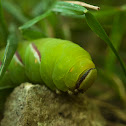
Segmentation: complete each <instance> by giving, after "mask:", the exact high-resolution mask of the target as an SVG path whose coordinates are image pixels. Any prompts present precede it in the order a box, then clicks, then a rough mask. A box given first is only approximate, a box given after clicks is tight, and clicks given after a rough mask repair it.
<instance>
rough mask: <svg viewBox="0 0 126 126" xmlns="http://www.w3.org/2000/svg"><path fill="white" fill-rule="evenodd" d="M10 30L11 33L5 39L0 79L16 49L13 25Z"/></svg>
mask: <svg viewBox="0 0 126 126" xmlns="http://www.w3.org/2000/svg"><path fill="white" fill-rule="evenodd" d="M10 32H11V33H10V35H9V36H8V39H7V45H6V49H5V53H4V58H3V61H2V65H1V67H0V80H1V79H2V77H3V75H4V73H5V72H6V69H7V67H8V65H9V64H10V62H11V59H12V57H13V55H14V53H15V51H16V49H17V37H16V34H15V29H14V27H11V30H10Z"/></svg>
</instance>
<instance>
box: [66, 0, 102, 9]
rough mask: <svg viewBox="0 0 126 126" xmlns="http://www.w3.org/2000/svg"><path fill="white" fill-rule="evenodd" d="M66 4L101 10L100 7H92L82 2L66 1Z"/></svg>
mask: <svg viewBox="0 0 126 126" xmlns="http://www.w3.org/2000/svg"><path fill="white" fill-rule="evenodd" d="M65 2H68V3H73V4H78V5H81V6H83V7H87V8H90V9H93V10H99V9H100V7H98V6H94V5H90V4H87V3H84V2H80V1H65Z"/></svg>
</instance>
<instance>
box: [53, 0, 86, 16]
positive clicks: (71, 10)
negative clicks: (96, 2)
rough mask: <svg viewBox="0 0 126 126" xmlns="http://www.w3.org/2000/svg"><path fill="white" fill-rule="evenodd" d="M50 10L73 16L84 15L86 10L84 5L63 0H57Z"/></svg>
mask: <svg viewBox="0 0 126 126" xmlns="http://www.w3.org/2000/svg"><path fill="white" fill-rule="evenodd" d="M52 10H53V11H54V12H59V13H61V15H64V16H73V17H78V16H79V15H82V16H84V15H83V14H84V13H86V12H87V11H88V10H87V9H86V8H85V7H82V6H80V5H77V4H73V3H67V2H63V1H60V2H57V3H56V4H55V6H54V8H53V9H52Z"/></svg>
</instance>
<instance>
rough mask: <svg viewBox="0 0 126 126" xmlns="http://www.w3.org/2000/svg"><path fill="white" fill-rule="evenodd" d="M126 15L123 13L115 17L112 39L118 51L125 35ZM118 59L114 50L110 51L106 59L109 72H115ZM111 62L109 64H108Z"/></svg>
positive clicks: (106, 67)
mask: <svg viewBox="0 0 126 126" xmlns="http://www.w3.org/2000/svg"><path fill="white" fill-rule="evenodd" d="M124 17H125V15H124V14H123V13H117V14H116V15H115V17H114V21H113V27H112V31H111V35H110V39H111V41H112V43H113V45H114V46H115V48H116V50H118V49H119V47H120V44H121V40H122V37H123V35H124V31H125V30H124V28H125V27H124V26H125V20H124ZM115 60H116V57H115V55H114V54H113V52H112V50H110V49H109V50H108V55H107V57H106V63H105V69H106V70H107V71H109V72H112V71H114V68H115V65H114V63H115ZM108 62H109V63H108Z"/></svg>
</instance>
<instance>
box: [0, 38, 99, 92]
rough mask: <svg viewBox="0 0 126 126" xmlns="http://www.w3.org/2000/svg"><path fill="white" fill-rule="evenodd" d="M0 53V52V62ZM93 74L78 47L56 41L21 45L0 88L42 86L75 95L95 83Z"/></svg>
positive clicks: (95, 74) (85, 54) (87, 55)
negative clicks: (27, 84)
mask: <svg viewBox="0 0 126 126" xmlns="http://www.w3.org/2000/svg"><path fill="white" fill-rule="evenodd" d="M4 51H5V50H4V49H3V50H1V51H0V62H1V61H2V59H3V55H4ZM96 76H97V70H96V68H95V65H94V63H93V62H92V59H91V56H90V54H89V53H88V52H87V51H85V50H84V49H83V48H82V47H80V46H79V45H77V44H75V43H73V42H71V41H68V40H61V39H56V38H42V39H37V40H33V41H27V42H24V43H23V42H22V43H20V44H19V47H18V49H17V51H16V53H15V54H14V56H13V58H12V60H11V62H10V65H9V67H8V69H7V71H6V73H5V75H4V77H3V79H2V80H1V81H0V85H6V84H9V85H15V86H16V85H19V84H21V83H23V82H28V81H29V82H32V83H39V84H43V83H45V85H46V86H47V87H48V88H50V89H51V90H53V91H61V92H71V93H79V92H82V91H86V90H87V89H88V88H89V87H90V86H91V85H92V84H93V82H94V81H95V79H96Z"/></svg>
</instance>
